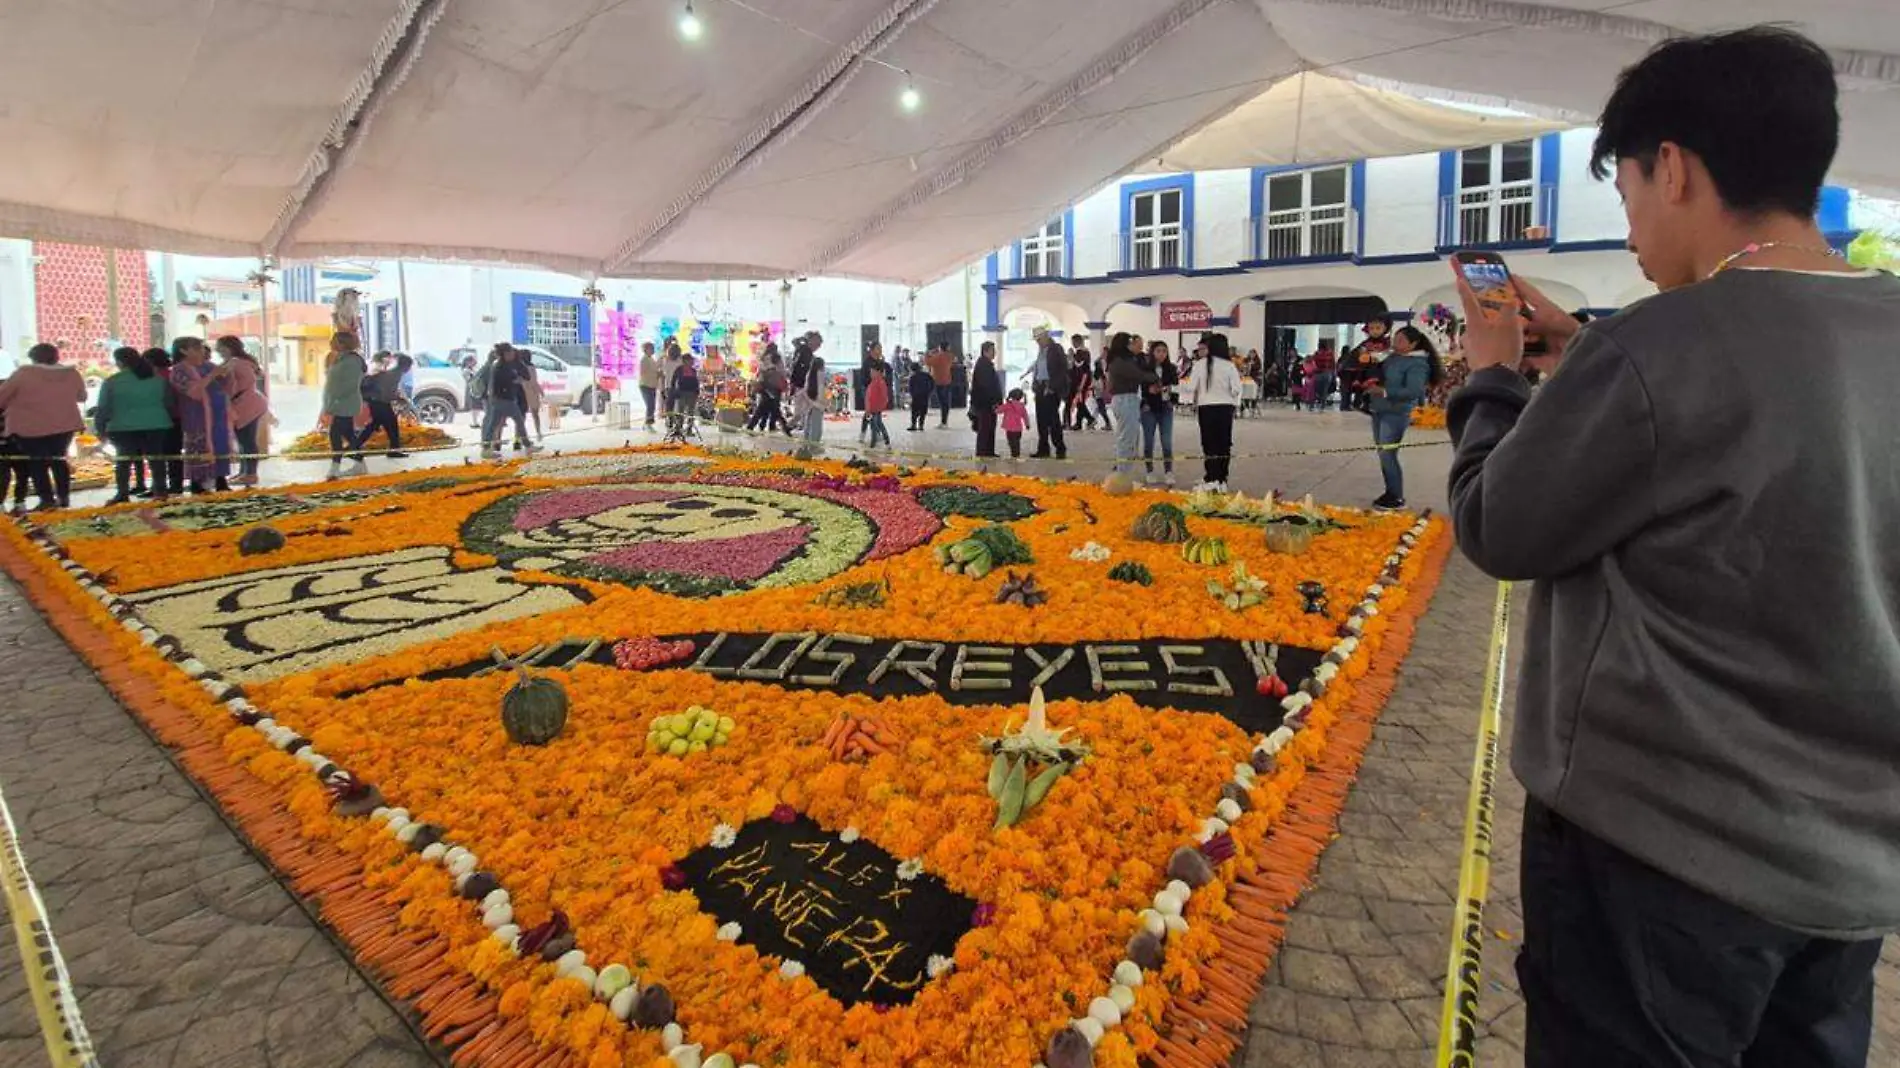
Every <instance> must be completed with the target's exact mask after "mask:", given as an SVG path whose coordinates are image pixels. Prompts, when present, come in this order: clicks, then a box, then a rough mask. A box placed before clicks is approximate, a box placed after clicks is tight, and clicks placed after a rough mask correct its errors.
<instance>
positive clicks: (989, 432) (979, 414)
mask: <svg viewBox="0 0 1900 1068" xmlns="http://www.w3.org/2000/svg"><path fill="white" fill-rule="evenodd" d="M971 415H972V416H973V417H974V418H975V419H976V454H977V455H978V456H995V455H996V409H994V408H989V409H984V408H978V409H976V410H975V411H974V412H972V413H971Z"/></svg>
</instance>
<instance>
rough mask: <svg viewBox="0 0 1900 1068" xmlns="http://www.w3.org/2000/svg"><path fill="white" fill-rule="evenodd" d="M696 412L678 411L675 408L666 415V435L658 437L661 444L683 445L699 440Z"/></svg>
mask: <svg viewBox="0 0 1900 1068" xmlns="http://www.w3.org/2000/svg"><path fill="white" fill-rule="evenodd" d="M697 415H698V413H697V412H694V411H692V410H690V409H689V410H687V411H683V412H682V411H680V410H679V409H677V408H675V409H674V410H673V411H671V412H669V413H668V414H667V417H666V437H664V438H661V439H660V444H662V445H684V444H686V443H687V442H689V441H698V440H699V420H698V419H697V418H696V416H697Z"/></svg>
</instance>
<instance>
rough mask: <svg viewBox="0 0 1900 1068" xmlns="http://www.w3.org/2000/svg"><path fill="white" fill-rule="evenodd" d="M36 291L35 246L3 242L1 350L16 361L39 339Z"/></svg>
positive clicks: (0, 251)
mask: <svg viewBox="0 0 1900 1068" xmlns="http://www.w3.org/2000/svg"><path fill="white" fill-rule="evenodd" d="M37 307H38V305H37V304H36V303H35V298H34V289H33V244H32V242H30V241H14V240H0V349H5V350H6V351H7V352H9V353H11V354H12V355H13V358H14V359H16V360H24V359H26V350H27V349H30V348H32V347H33V345H34V343H35V342H37V341H38V340H39V315H38V312H37V310H36V309H37Z"/></svg>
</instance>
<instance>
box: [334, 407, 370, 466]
mask: <svg viewBox="0 0 1900 1068" xmlns="http://www.w3.org/2000/svg"><path fill="white" fill-rule="evenodd" d="M358 445H359V443H358V442H357V440H356V417H355V416H353V415H333V416H331V417H330V453H331V456H330V462H331V463H333V464H335V463H342V462H343V454H344V453H346V452H351V450H355V451H354V452H353V453H352V455H351V456H350V459H352V460H355V461H356V462H357V463H362V462H363V452H362V449H360V448H359V447H358Z"/></svg>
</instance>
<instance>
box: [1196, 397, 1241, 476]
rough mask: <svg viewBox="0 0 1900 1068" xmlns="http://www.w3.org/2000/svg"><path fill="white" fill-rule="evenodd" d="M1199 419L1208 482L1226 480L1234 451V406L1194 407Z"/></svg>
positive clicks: (1211, 405)
mask: <svg viewBox="0 0 1900 1068" xmlns="http://www.w3.org/2000/svg"><path fill="white" fill-rule="evenodd" d="M1195 412H1196V414H1197V415H1199V417H1200V420H1201V454H1202V455H1203V456H1205V457H1207V459H1206V460H1205V461H1203V462H1204V464H1205V466H1206V468H1207V480H1208V481H1209V482H1226V481H1227V472H1228V470H1229V469H1230V467H1231V466H1232V459H1233V451H1234V406H1233V405H1231V404H1210V405H1208V406H1206V407H1204V408H1197V409H1195Z"/></svg>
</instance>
